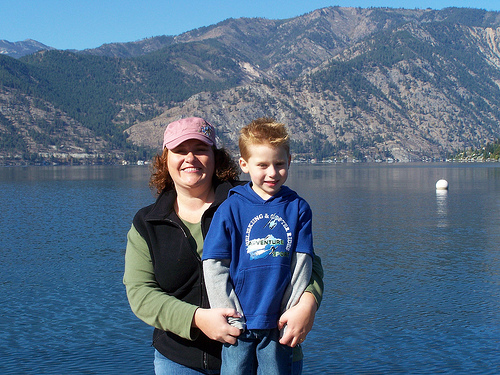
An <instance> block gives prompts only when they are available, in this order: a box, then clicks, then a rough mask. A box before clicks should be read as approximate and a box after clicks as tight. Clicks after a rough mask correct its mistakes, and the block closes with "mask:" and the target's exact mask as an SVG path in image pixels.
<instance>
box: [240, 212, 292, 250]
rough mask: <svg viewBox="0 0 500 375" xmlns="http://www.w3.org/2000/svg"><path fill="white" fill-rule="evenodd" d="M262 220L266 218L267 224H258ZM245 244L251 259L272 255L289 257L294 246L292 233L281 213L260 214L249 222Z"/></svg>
mask: <svg viewBox="0 0 500 375" xmlns="http://www.w3.org/2000/svg"><path fill="white" fill-rule="evenodd" d="M261 220H265V224H264V225H263V226H261V225H262V224H261V225H256V224H257V223H258V222H259V221H261ZM280 224H281V225H280ZM245 245H246V249H247V254H248V255H250V259H261V258H266V257H268V256H270V255H271V256H273V257H288V256H290V248H291V246H292V233H291V232H290V227H289V226H288V224H287V223H286V222H285V220H283V218H282V217H280V216H279V215H277V214H271V215H269V214H260V215H257V216H255V217H254V218H253V219H252V220H251V221H250V223H249V224H248V227H247V230H246V233H245Z"/></svg>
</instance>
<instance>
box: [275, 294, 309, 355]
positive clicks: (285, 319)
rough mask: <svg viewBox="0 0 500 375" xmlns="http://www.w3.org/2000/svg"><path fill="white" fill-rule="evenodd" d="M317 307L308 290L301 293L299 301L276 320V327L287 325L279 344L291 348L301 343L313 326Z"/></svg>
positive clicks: (280, 327)
mask: <svg viewBox="0 0 500 375" xmlns="http://www.w3.org/2000/svg"><path fill="white" fill-rule="evenodd" d="M317 309H318V305H317V303H316V299H315V298H314V296H313V295H312V294H311V293H308V292H306V293H303V294H302V296H301V297H300V300H299V302H298V303H297V304H296V305H295V306H293V307H291V308H290V309H288V310H287V311H285V312H284V313H283V315H281V317H280V320H279V321H278V329H282V328H283V327H284V326H285V325H286V326H287V327H286V330H285V333H284V335H283V337H282V338H281V339H280V344H282V345H288V346H291V347H292V348H293V347H295V346H297V345H298V344H301V343H303V342H304V340H305V339H306V336H307V334H308V333H309V332H310V331H311V329H312V327H313V324H314V317H315V315H316V310H317Z"/></svg>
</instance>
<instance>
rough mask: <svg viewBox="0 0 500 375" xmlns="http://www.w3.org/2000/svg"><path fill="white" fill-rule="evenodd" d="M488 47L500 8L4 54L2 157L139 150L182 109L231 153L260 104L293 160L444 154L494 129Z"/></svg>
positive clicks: (499, 25) (342, 14)
mask: <svg viewBox="0 0 500 375" xmlns="http://www.w3.org/2000/svg"><path fill="white" fill-rule="evenodd" d="M499 50H500V13H498V12H486V11H482V10H475V9H458V8H449V9H444V10H441V11H435V10H418V9H416V10H405V9H386V8H370V9H361V8H340V7H331V8H324V9H319V10H316V11H313V12H311V13H308V14H305V15H303V16H300V17H296V18H292V19H287V20H267V19H229V20H226V21H224V22H221V23H219V24H216V25H212V26H207V27H204V28H201V29H197V30H193V31H190V32H188V33H184V34H182V35H178V36H172V37H170V36H169V37H167V36H162V37H157V38H150V39H144V40H142V41H137V42H132V43H121V44H110V45H104V46H101V47H99V48H97V49H94V50H86V51H80V52H78V53H70V52H62V51H51V52H44V53H36V54H34V55H31V56H26V57H24V58H21V59H20V60H19V61H16V60H13V59H9V58H4V59H2V60H0V83H1V86H0V115H1V116H0V142H3V144H4V145H8V147H2V150H1V151H0V154H1V155H3V156H4V157H9V155H10V156H12V155H13V154H14V153H16V152H17V153H19V152H20V150H21V149H22V148H24V151H23V152H25V153H26V152H27V153H31V154H33V153H39V152H44V153H49V154H50V153H52V154H54V153H56V152H60V151H61V149H60V146H61V145H63V146H64V147H63V148H66V149H70V148H73V150H75V151H76V150H79V151H80V152H81V153H86V154H92V153H93V154H97V153H101V154H103V153H108V154H109V153H110V152H111V151H112V153H113V155H118V157H124V155H125V154H126V155H127V157H132V158H133V157H138V155H140V156H144V155H146V154H147V151H145V150H147V149H153V150H154V151H157V150H158V149H159V147H160V140H161V134H162V132H163V129H164V127H165V125H166V124H167V123H168V122H170V121H172V120H175V119H178V118H180V117H185V116H191V115H196V116H202V117H204V118H206V119H207V120H208V121H211V122H213V123H214V124H216V125H217V127H218V137H219V139H220V141H221V143H222V144H224V145H225V146H226V147H228V148H230V149H232V150H234V151H235V152H236V140H237V134H238V130H239V128H240V127H241V126H243V125H244V124H246V123H248V122H249V121H251V120H252V119H254V118H256V117H259V116H264V115H265V116H272V117H275V118H276V119H277V120H278V121H282V122H284V123H286V124H287V125H288V126H289V128H290V130H291V132H292V134H293V137H292V140H293V151H294V152H295V153H296V154H297V157H307V158H317V159H323V158H327V159H328V158H330V159H331V158H336V159H337V160H338V159H343V158H346V157H348V158H350V159H352V158H354V159H357V160H368V161H373V160H377V159H379V160H386V159H388V158H392V159H397V160H400V161H410V160H411V161H414V160H415V161H416V160H427V159H430V158H444V157H446V155H447V153H450V152H456V151H458V150H462V149H464V148H470V147H472V146H474V147H478V146H479V145H481V144H483V143H486V142H488V141H494V140H495V139H497V138H498V137H500V126H499V124H500V52H499ZM34 107H35V108H36V109H37V111H38V112H36V111H34V110H33V108H34ZM58 111H60V114H59V115H55V114H57V113H59V112H58ZM51 116H52V117H51ZM54 116H55V117H54ZM55 118H58V119H59V125H60V127H62V129H66V130H64V131H54V130H53V129H52V128H50V126H48V125H47V124H53V123H54V122H55ZM37 123H38V125H36V124H37ZM40 123H43V124H44V126H40ZM49 128H50V129H49ZM51 129H52V130H51ZM69 129H71V130H69ZM13 132H16V134H18V136H17V140H13V139H11V138H9V137H8V136H7V134H12V133H13ZM82 132H83V133H85V136H84V135H83V133H82ZM121 134H122V135H121ZM123 134H124V135H125V137H126V138H127V141H126V142H125V140H124V138H123ZM72 137H73V138H72ZM55 138H57V140H56V139H55ZM75 138H80V139H84V140H85V141H80V142H79V143H78V142H76V141H75ZM40 139H43V141H40ZM71 139H73V140H71ZM131 144H132V146H131ZM138 147H142V148H138ZM7 149H8V150H9V151H7ZM127 150H128V151H127Z"/></svg>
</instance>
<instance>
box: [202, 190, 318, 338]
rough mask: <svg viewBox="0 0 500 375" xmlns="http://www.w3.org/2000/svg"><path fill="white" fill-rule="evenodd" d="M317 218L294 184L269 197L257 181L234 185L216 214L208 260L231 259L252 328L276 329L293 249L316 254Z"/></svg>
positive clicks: (232, 274) (206, 248) (235, 284)
mask: <svg viewBox="0 0 500 375" xmlns="http://www.w3.org/2000/svg"><path fill="white" fill-rule="evenodd" d="M311 221H312V212H311V209H310V207H309V205H308V203H307V202H306V201H305V200H304V199H302V198H301V197H299V196H298V195H297V193H296V192H294V191H293V190H291V189H290V188H288V187H286V186H282V187H281V189H280V190H279V192H278V193H277V194H275V195H274V196H272V197H270V198H269V199H268V200H264V199H262V198H261V197H260V196H259V195H258V194H257V193H255V192H254V191H253V190H252V187H251V183H248V184H245V185H242V186H237V187H235V188H233V189H231V190H230V192H229V197H228V199H226V201H224V203H223V204H221V206H220V207H219V208H218V210H217V212H216V213H215V215H214V217H213V220H212V223H211V224H210V229H209V231H208V234H207V236H206V238H205V243H204V246H203V260H207V259H221V260H230V266H229V277H230V280H229V281H230V282H231V283H232V285H231V286H232V288H233V289H234V292H235V293H236V296H237V297H238V300H239V303H240V305H241V309H242V310H243V314H244V316H245V319H246V326H247V328H248V329H271V328H276V326H277V322H278V319H279V316H280V314H281V310H282V308H281V303H282V299H283V295H284V293H285V290H286V289H287V287H288V286H289V285H290V280H291V261H292V255H293V253H294V252H299V253H305V254H308V255H310V256H311V259H312V257H313V254H314V252H313V241H312V229H311V228H312V223H311ZM206 276H207V275H206ZM307 281H309V279H307ZM220 288H221V289H223V286H222V285H221V286H220ZM209 296H210V293H209Z"/></svg>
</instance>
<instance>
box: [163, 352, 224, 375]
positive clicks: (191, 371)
mask: <svg viewBox="0 0 500 375" xmlns="http://www.w3.org/2000/svg"><path fill="white" fill-rule="evenodd" d="M154 364H155V374H156V375H200V374H205V375H211V374H219V373H220V372H219V370H203V369H196V368H191V367H187V366H184V365H180V364H179V363H177V362H174V361H172V360H170V359H168V358H167V357H165V356H164V355H162V354H161V353H160V352H159V351H158V350H156V349H155V362H154Z"/></svg>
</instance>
